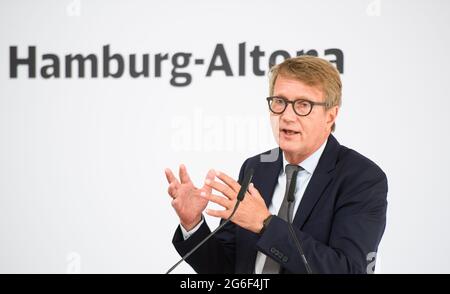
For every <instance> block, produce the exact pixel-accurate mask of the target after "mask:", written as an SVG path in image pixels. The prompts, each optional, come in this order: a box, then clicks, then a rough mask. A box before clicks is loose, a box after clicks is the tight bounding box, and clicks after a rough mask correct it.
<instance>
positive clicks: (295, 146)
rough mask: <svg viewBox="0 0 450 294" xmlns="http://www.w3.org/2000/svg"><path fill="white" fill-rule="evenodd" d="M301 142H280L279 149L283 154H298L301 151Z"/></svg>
mask: <svg viewBox="0 0 450 294" xmlns="http://www.w3.org/2000/svg"><path fill="white" fill-rule="evenodd" d="M301 144H302V143H301V142H286V141H284V140H280V145H279V146H280V148H281V150H283V151H284V152H288V153H298V152H300V151H301Z"/></svg>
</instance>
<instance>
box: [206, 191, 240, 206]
mask: <svg viewBox="0 0 450 294" xmlns="http://www.w3.org/2000/svg"><path fill="white" fill-rule="evenodd" d="M200 196H201V197H203V198H205V199H208V200H209V201H212V202H214V203H216V204H219V205H220V206H222V207H225V208H227V209H229V208H230V207H231V204H232V203H231V201H230V200H229V199H228V198H225V197H223V196H219V195H215V194H206V193H205V192H201V193H200Z"/></svg>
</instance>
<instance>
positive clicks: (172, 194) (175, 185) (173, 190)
mask: <svg viewBox="0 0 450 294" xmlns="http://www.w3.org/2000/svg"><path fill="white" fill-rule="evenodd" d="M177 189H178V183H176V182H172V183H170V185H169V188H167V193H169V196H170V197H172V198H173V199H175V195H176V194H177Z"/></svg>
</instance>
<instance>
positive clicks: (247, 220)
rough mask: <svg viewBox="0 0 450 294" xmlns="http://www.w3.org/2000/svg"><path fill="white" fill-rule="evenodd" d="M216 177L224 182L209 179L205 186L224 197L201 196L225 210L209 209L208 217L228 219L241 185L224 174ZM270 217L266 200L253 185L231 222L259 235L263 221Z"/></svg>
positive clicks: (203, 193)
mask: <svg viewBox="0 0 450 294" xmlns="http://www.w3.org/2000/svg"><path fill="white" fill-rule="evenodd" d="M216 176H217V177H218V178H219V179H220V180H222V182H219V181H215V180H214V179H211V178H207V179H206V180H205V184H206V185H207V186H208V187H210V188H212V189H214V190H216V191H218V192H220V193H221V194H222V195H217V194H212V193H206V192H200V196H202V197H203V198H204V199H207V200H209V201H212V202H214V203H216V204H218V205H220V206H222V207H224V208H225V210H212V209H208V210H206V213H207V214H208V215H211V216H215V217H220V218H223V219H226V218H228V217H229V216H230V215H231V213H232V211H233V208H234V205H235V204H236V201H237V200H236V197H237V194H238V192H239V189H240V188H241V185H239V183H238V182H236V181H235V180H234V179H233V178H231V177H229V176H228V175H226V174H225V173H223V172H217V171H216ZM269 215H270V212H269V210H268V209H267V206H266V203H265V202H264V199H263V198H262V197H261V194H260V193H259V192H258V190H257V189H256V188H255V187H254V186H253V183H252V184H250V186H249V189H248V192H247V193H246V195H245V197H244V200H242V202H241V203H240V205H239V208H238V210H237V211H236V214H235V215H234V216H233V218H232V219H231V221H232V222H233V223H235V224H237V225H238V226H240V227H242V228H245V229H247V230H249V231H252V232H254V233H259V232H260V231H261V229H262V226H263V221H264V220H265V219H266V218H267V217H268V216H269Z"/></svg>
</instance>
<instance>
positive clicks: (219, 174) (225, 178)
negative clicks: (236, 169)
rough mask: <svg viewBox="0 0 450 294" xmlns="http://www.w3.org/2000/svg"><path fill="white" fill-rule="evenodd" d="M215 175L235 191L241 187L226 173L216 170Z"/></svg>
mask: <svg viewBox="0 0 450 294" xmlns="http://www.w3.org/2000/svg"><path fill="white" fill-rule="evenodd" d="M216 175H217V177H218V178H219V179H221V180H222V181H223V182H224V183H225V184H227V185H228V186H229V187H231V189H233V190H234V191H235V192H238V191H239V190H240V189H241V185H239V183H238V182H236V181H235V180H234V179H233V178H232V177H230V176H228V175H227V174H226V173H224V172H221V171H216Z"/></svg>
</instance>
